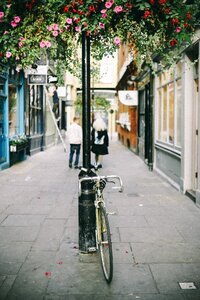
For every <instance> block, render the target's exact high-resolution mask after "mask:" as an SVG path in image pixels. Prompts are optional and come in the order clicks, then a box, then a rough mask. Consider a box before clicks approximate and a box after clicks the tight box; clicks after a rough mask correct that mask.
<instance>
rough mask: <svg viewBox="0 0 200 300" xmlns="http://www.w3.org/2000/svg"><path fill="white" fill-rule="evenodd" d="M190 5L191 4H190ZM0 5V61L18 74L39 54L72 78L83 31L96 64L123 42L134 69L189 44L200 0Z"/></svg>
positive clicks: (55, 0)
mask: <svg viewBox="0 0 200 300" xmlns="http://www.w3.org/2000/svg"><path fill="white" fill-rule="evenodd" d="M190 2H191V1H190ZM187 3H188V1H187V0H186V1H183V0H147V1H144V0H73V1H68V0H65V1H63V0H20V1H19V0H0V23H1V24H0V25H1V26H0V59H1V61H2V62H3V63H10V64H15V65H17V67H18V68H19V69H21V68H26V67H27V66H29V65H31V64H33V63H34V62H36V61H37V60H38V59H39V58H40V56H41V55H42V54H44V53H45V55H46V56H47V57H48V58H51V59H55V60H58V61H59V60H60V61H62V62H63V63H64V65H65V67H66V68H67V69H68V70H69V71H70V72H73V73H76V70H77V69H78V68H79V63H78V62H79V61H80V60H79V56H78V49H79V44H80V42H81V38H80V37H81V34H82V32H83V31H84V32H85V33H86V35H87V36H89V37H90V40H91V46H92V54H93V56H94V57H95V58H96V59H101V58H102V57H103V55H105V54H108V53H109V54H110V53H113V52H114V51H115V50H116V48H118V47H119V46H120V44H121V43H123V42H128V43H129V45H130V48H131V49H134V52H135V53H136V55H135V57H136V61H137V64H138V65H140V64H141V61H144V60H145V61H147V63H151V61H152V57H153V55H155V54H158V55H162V56H163V55H164V56H165V55H167V56H169V55H170V52H171V50H174V49H175V48H176V49H179V48H180V47H181V46H182V45H183V43H184V44H185V43H190V42H191V37H192V34H193V32H194V29H195V26H196V24H197V21H198V18H197V12H199V0H193V1H192V5H189V4H187Z"/></svg>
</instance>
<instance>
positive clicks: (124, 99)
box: [118, 91, 138, 106]
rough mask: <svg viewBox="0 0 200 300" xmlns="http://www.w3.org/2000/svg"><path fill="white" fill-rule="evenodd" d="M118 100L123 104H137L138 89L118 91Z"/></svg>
mask: <svg viewBox="0 0 200 300" xmlns="http://www.w3.org/2000/svg"><path fill="white" fill-rule="evenodd" d="M118 95H119V101H120V102H121V103H122V104H124V105H129V106H137V105H138V91H118Z"/></svg>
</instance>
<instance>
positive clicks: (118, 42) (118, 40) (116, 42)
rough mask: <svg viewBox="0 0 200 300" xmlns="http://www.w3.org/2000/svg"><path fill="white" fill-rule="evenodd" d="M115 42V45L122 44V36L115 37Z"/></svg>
mask: <svg viewBox="0 0 200 300" xmlns="http://www.w3.org/2000/svg"><path fill="white" fill-rule="evenodd" d="M114 43H115V45H117V46H119V45H120V43H121V40H120V38H119V37H118V36H116V37H115V38H114Z"/></svg>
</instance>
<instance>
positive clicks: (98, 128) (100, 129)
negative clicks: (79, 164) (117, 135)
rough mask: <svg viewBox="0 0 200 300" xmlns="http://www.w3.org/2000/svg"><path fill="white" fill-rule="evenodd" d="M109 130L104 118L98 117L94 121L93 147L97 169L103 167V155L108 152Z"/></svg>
mask: <svg viewBox="0 0 200 300" xmlns="http://www.w3.org/2000/svg"><path fill="white" fill-rule="evenodd" d="M108 146H109V139H108V132H107V129H106V124H105V122H104V121H103V119H102V118H98V119H96V120H95V121H94V123H93V128H92V148H91V151H92V152H93V153H94V154H95V169H96V170H97V169H99V168H102V161H103V155H106V154H108Z"/></svg>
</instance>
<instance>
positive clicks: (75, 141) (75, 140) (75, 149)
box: [67, 117, 82, 169]
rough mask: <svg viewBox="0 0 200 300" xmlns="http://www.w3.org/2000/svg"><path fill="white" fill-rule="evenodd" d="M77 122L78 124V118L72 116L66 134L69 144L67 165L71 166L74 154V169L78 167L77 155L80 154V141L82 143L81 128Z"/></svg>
mask: <svg viewBox="0 0 200 300" xmlns="http://www.w3.org/2000/svg"><path fill="white" fill-rule="evenodd" d="M79 124H80V118H79V117H74V118H73V123H72V124H71V125H70V127H69V129H68V131H67V136H68V139H69V144H70V153H69V167H70V168H72V165H73V157H74V154H75V162H74V168H75V169H78V164H79V156H80V150H81V143H82V128H81V126H80V125H79Z"/></svg>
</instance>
